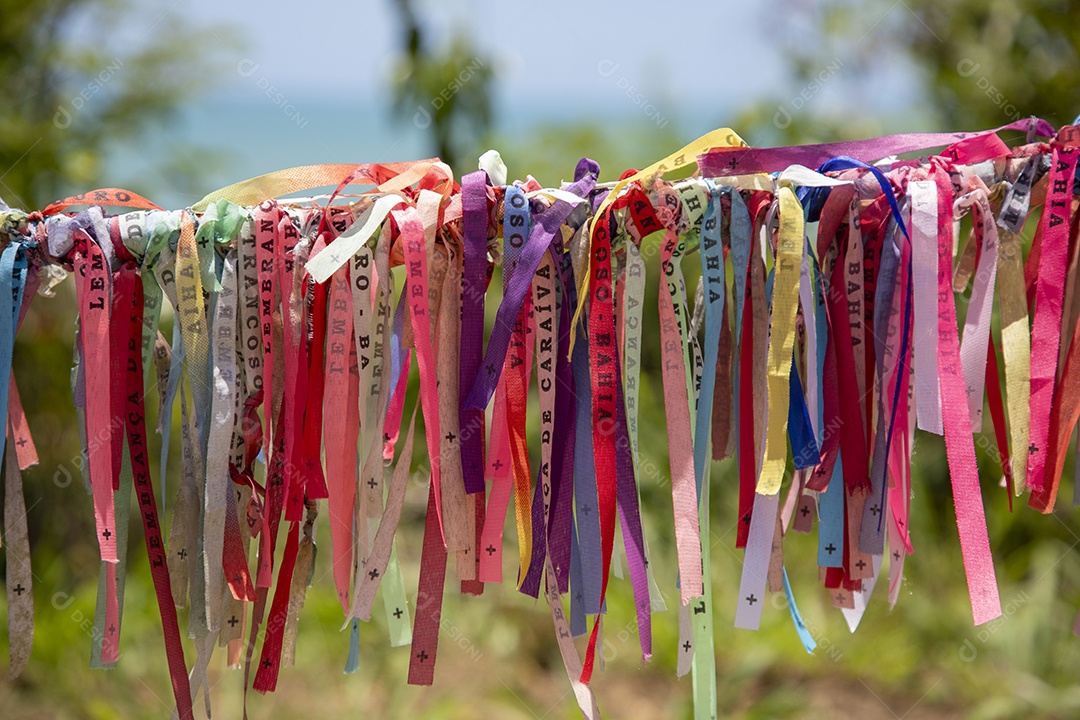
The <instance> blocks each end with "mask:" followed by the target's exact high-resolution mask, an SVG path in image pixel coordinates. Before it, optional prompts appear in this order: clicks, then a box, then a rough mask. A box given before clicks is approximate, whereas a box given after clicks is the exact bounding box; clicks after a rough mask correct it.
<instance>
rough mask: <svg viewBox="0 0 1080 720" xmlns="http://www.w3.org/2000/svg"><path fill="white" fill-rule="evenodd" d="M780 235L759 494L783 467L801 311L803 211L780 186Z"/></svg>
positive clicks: (771, 489)
mask: <svg viewBox="0 0 1080 720" xmlns="http://www.w3.org/2000/svg"><path fill="white" fill-rule="evenodd" d="M777 197H778V201H779V203H780V233H779V238H778V240H777V248H776V274H775V276H774V279H773V297H772V326H771V328H770V331H769V356H768V369H767V373H768V374H767V380H766V381H767V385H768V391H769V419H768V427H767V430H766V434H765V458H764V460H762V463H761V474H760V475H759V476H758V484H757V492H758V493H760V494H762V495H775V494H776V493H777V492H778V491H779V490H780V482H781V481H782V480H783V479H784V468H785V467H786V466H787V439H786V437H785V436H786V435H787V418H788V403H789V400H790V398H789V396H788V393H789V392H790V389H789V386H788V382H789V381H790V379H791V353H792V351H793V350H794V347H795V316H796V314H797V312H798V309H799V279H800V269H801V260H802V247H803V234H804V232H805V228H804V223H803V209H802V206H801V205H800V204H799V199H798V198H797V197H795V193H794V191H793V190H792V189H791V188H790V187H788V186H787V185H783V186H781V188H780V192H779V193H778V196H777Z"/></svg>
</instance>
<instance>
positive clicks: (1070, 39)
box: [738, 0, 1080, 144]
mask: <svg viewBox="0 0 1080 720" xmlns="http://www.w3.org/2000/svg"><path fill="white" fill-rule="evenodd" d="M807 5H808V3H806V2H800V1H799V0H788V2H787V6H788V7H787V8H786V11H785V12H780V13H775V14H774V16H773V17H776V18H778V19H779V25H778V26H777V28H776V33H777V36H778V38H777V39H778V42H780V43H782V44H783V46H784V47H785V48H786V55H787V60H788V64H789V66H790V67H791V68H792V71H791V83H790V91H789V93H788V94H787V96H786V97H784V96H780V97H774V98H773V99H772V100H771V101H769V102H765V103H761V104H759V105H757V106H755V107H753V108H751V109H749V110H748V111H746V112H745V113H744V114H743V116H742V118H741V119H740V122H739V124H738V127H757V128H764V129H765V132H764V133H763V134H764V135H766V136H768V138H769V139H770V140H777V141H780V142H784V143H785V144H786V143H792V142H822V141H827V140H834V139H840V138H845V139H850V138H852V137H860V136H865V135H868V134H874V133H877V132H881V131H882V130H886V131H893V130H896V131H899V130H903V129H910V130H915V129H918V130H920V131H928V130H933V129H939V130H977V129H982V128H992V127H997V126H1000V125H1005V124H1007V123H1011V122H1013V121H1014V120H1019V119H1022V118H1026V117H1028V116H1031V115H1036V116H1039V117H1043V118H1045V119H1046V120H1049V121H1050V122H1051V123H1052V124H1053V125H1054V126H1055V127H1060V126H1061V125H1064V124H1068V123H1070V122H1072V120H1073V118H1074V117H1075V116H1076V114H1077V113H1078V112H1080V106H1077V105H1076V88H1077V87H1078V86H1080V63H1078V57H1077V48H1078V47H1080V5H1077V4H1076V3H1071V2H1068V1H1067V0H994V1H992V2H984V1H983V0H958V1H957V2H934V1H933V0H900V1H899V2H890V0H873V1H872V2H868V3H861V2H854V1H853V0H821V1H820V2H814V3H809V5H811V6H812V12H808V11H807V10H808V9H811V8H807ZM807 38H814V41H813V42H806V39H807ZM834 77H835V78H837V80H835V82H836V85H835V87H834V86H833V83H834ZM826 86H828V87H827V88H826ZM839 88H843V90H842V91H841V92H834V91H835V90H837V89H839ZM823 89H825V90H827V91H828V92H829V93H831V95H830V99H831V98H832V97H836V96H837V95H839V96H842V98H843V99H842V100H841V101H840V102H837V103H832V102H828V101H825V100H823V99H822V98H821V97H815V96H816V95H817V93H818V91H819V90H823ZM894 93H899V94H900V95H901V96H906V95H909V94H911V95H914V96H915V97H914V107H912V108H911V109H909V110H905V111H902V112H899V113H888V114H886V112H882V111H879V112H878V114H877V115H875V114H874V113H873V111H870V112H867V111H865V110H862V111H861V112H860V107H859V106H860V102H862V101H864V100H865V101H867V102H868V104H870V106H871V107H878V108H880V107H882V105H883V104H884V103H887V101H888V99H889V98H890V96H892V95H893V94H894ZM822 94H823V95H824V94H826V93H822ZM860 96H861V97H860ZM898 118H900V119H902V120H903V122H904V127H896V126H895V124H896V121H897V119H898ZM909 123H912V124H917V125H918V127H917V128H916V127H914V126H913V125H909ZM773 129H775V132H774V131H773ZM759 132H760V131H759ZM762 139H764V138H762Z"/></svg>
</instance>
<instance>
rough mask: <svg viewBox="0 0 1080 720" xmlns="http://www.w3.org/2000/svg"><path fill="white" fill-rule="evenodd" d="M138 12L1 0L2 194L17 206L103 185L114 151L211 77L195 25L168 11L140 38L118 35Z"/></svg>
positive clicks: (107, 4)
mask: <svg viewBox="0 0 1080 720" xmlns="http://www.w3.org/2000/svg"><path fill="white" fill-rule="evenodd" d="M130 12H134V8H132V7H131V3H129V2H125V1H124V0H0V14H2V17H3V18H4V33H3V37H2V38H0V95H2V96H3V97H4V98H5V102H4V103H3V104H2V105H0V197H2V198H3V199H4V200H5V201H6V202H7V203H8V204H9V205H11V206H12V207H21V208H23V209H25V210H28V211H29V210H36V209H40V208H41V207H43V206H44V205H45V204H47V203H49V202H50V201H52V200H55V199H57V197H58V196H59V194H60V193H62V192H68V191H71V190H76V189H78V190H86V189H88V188H92V187H96V186H98V185H100V183H101V181H102V178H101V172H102V157H103V154H104V151H105V150H106V149H107V148H108V147H109V146H110V145H112V144H115V143H119V142H131V141H133V140H136V139H138V138H140V137H141V136H143V135H144V134H145V133H146V132H147V131H148V130H151V129H153V128H155V127H157V126H158V125H160V124H161V123H162V122H164V121H166V120H167V119H168V118H169V117H170V116H171V115H172V114H173V113H174V112H175V111H176V110H177V109H178V108H179V107H181V106H182V105H183V103H184V101H185V100H186V99H187V98H188V97H190V96H191V95H192V94H193V92H194V91H195V90H196V88H197V87H199V86H200V85H201V84H202V82H201V80H202V78H204V77H207V76H208V73H206V72H204V70H206V69H207V67H208V66H209V65H210V64H211V63H212V60H211V59H210V58H211V54H210V53H207V52H206V50H208V48H207V43H206V42H205V38H203V37H201V36H199V35H197V34H196V33H195V32H194V31H193V29H192V28H191V27H190V26H189V25H188V24H187V23H185V22H184V21H182V20H180V19H178V17H177V16H175V15H173V14H170V12H169V11H168V10H165V11H163V13H162V16H161V17H160V18H157V20H156V22H155V18H154V17H153V16H150V17H149V18H148V22H147V24H146V27H148V28H150V29H149V30H148V32H147V33H146V35H145V37H143V38H142V39H141V40H137V41H134V42H133V41H132V39H131V38H127V37H123V38H121V37H118V36H117V35H116V34H115V32H116V28H117V27H120V25H121V24H120V23H119V22H117V21H118V19H119V18H120V17H121V16H122V14H124V13H130ZM166 18H167V22H165V21H166ZM77 30H78V31H77ZM133 189H136V190H137V189H138V188H133Z"/></svg>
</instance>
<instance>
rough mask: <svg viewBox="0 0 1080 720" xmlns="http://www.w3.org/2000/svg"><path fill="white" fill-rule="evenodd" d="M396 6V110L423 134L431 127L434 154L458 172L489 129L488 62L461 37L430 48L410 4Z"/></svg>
mask: <svg viewBox="0 0 1080 720" xmlns="http://www.w3.org/2000/svg"><path fill="white" fill-rule="evenodd" d="M394 4H395V6H396V7H397V10H398V14H399V16H400V19H401V26H402V35H401V37H402V56H401V58H400V59H399V61H398V64H397V66H396V68H395V70H394V77H393V81H392V82H393V93H394V104H393V109H394V112H395V113H396V114H398V115H400V116H402V117H403V118H408V119H409V120H411V121H412V122H413V123H414V124H415V125H416V127H418V128H420V129H421V130H427V129H428V128H431V130H432V132H433V133H434V135H435V138H434V140H435V143H434V144H435V151H436V154H438V156H439V157H440V158H442V160H443V161H444V162H446V163H447V164H449V165H450V166H451V167H454V168H455V169H458V168H457V165H458V163H459V162H460V161H462V160H464V159H465V158H468V157H469V156H470V155H471V156H472V157H474V158H475V157H478V156H479V154H480V150H479V143H480V141H481V139H482V138H483V136H484V135H485V134H486V133H487V132H488V130H489V129H490V127H491V81H492V78H493V72H492V69H491V64H490V61H488V60H485V59H484V57H483V56H482V55H481V54H480V53H479V52H477V50H476V49H475V48H474V47H473V46H472V43H471V42H470V41H469V39H468V38H467V37H466V36H464V35H461V34H457V35H454V36H453V37H452V38H451V40H450V43H449V45H448V46H447V47H446V48H445V49H443V50H433V49H432V48H431V47H430V42H429V41H430V38H429V37H427V36H426V35H425V32H424V29H423V26H422V25H421V23H420V22H419V20H418V19H417V17H416V12H415V11H414V9H413V2H412V0H394ZM461 169H464V168H461ZM470 169H475V168H470Z"/></svg>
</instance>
